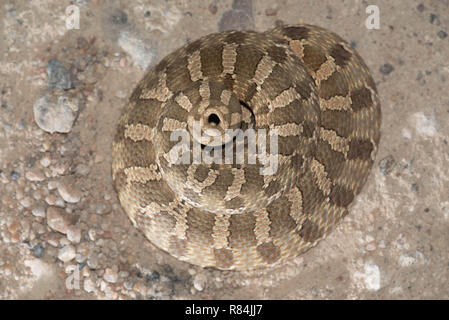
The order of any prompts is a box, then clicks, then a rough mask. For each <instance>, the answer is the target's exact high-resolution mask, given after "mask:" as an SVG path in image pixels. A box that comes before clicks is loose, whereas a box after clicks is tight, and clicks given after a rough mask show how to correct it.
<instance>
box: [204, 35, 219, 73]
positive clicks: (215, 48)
mask: <svg viewBox="0 0 449 320" xmlns="http://www.w3.org/2000/svg"><path fill="white" fill-rule="evenodd" d="M222 60H223V44H222V43H217V44H211V45H209V46H207V47H205V48H202V49H201V71H202V72H203V75H204V76H206V77H208V76H216V75H219V74H221V73H222V72H223V62H222Z"/></svg>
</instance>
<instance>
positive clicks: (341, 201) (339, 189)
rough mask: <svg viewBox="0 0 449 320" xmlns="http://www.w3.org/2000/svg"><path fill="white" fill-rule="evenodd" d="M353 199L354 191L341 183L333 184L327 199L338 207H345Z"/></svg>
mask: <svg viewBox="0 0 449 320" xmlns="http://www.w3.org/2000/svg"><path fill="white" fill-rule="evenodd" d="M352 200H354V192H353V191H352V190H350V189H347V188H346V187H344V186H342V185H338V184H337V185H333V186H332V189H331V192H330V194H329V201H330V203H332V204H335V205H337V206H339V207H347V206H348V205H349V204H350V203H351V202H352Z"/></svg>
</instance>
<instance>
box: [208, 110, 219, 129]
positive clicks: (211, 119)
mask: <svg viewBox="0 0 449 320" xmlns="http://www.w3.org/2000/svg"><path fill="white" fill-rule="evenodd" d="M207 121H208V122H209V123H210V124H213V125H215V126H216V125H218V124H219V123H220V118H219V117H218V116H217V115H216V114H215V113H211V114H210V115H209V117H208V118H207Z"/></svg>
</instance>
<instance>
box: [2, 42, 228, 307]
mask: <svg viewBox="0 0 449 320" xmlns="http://www.w3.org/2000/svg"><path fill="white" fill-rule="evenodd" d="M94 42H95V39H91V40H89V41H88V40H86V39H84V38H79V39H78V40H77V42H76V45H75V48H73V49H74V50H73V52H74V57H76V58H73V59H72V60H69V59H70V58H67V57H64V59H65V61H64V62H61V61H59V60H58V59H56V58H52V59H50V60H48V64H47V67H46V70H45V72H46V74H47V87H46V88H45V90H44V92H43V93H42V94H41V96H40V97H38V98H37V99H36V102H35V104H34V106H33V113H34V122H35V124H31V125H29V126H25V127H24V128H23V130H22V131H23V132H22V134H23V136H26V138H27V139H26V140H27V144H26V145H27V148H26V150H25V151H24V154H25V155H24V156H21V157H19V159H18V160H16V161H14V162H12V163H5V164H4V165H3V167H1V168H0V185H1V189H3V191H2V192H0V196H1V199H0V201H1V202H0V203H1V206H0V244H1V245H0V277H1V276H3V277H8V278H10V279H11V280H13V279H15V280H18V279H19V278H25V277H29V278H30V279H33V277H34V279H35V278H36V276H37V277H50V278H52V277H53V278H56V283H57V285H56V287H57V288H59V289H61V288H62V290H60V291H57V290H48V291H47V292H44V294H45V297H46V298H60V297H61V294H62V296H63V297H69V296H75V297H81V296H85V297H92V298H106V299H118V298H123V299H128V298H150V299H170V298H183V297H184V298H186V297H187V296H188V295H192V294H195V293H197V292H199V291H203V290H204V289H205V287H206V282H207V277H206V276H205V274H204V273H202V272H200V273H198V272H197V270H196V269H194V268H187V269H186V270H185V272H182V271H181V272H175V271H173V269H172V268H171V267H170V266H168V265H167V264H158V263H155V264H153V265H151V266H152V269H148V268H147V267H144V266H142V265H141V264H140V262H139V259H137V257H136V255H137V254H138V252H139V251H138V250H136V248H135V247H132V246H133V245H135V243H134V244H133V243H132V241H128V240H129V239H128V238H129V237H128V235H129V233H130V232H135V231H134V230H133V229H132V226H131V224H130V222H129V221H128V220H127V217H126V216H125V215H124V214H123V213H122V211H121V209H120V206H119V203H118V201H117V199H116V195H115V193H114V190H113V189H112V184H111V182H110V180H107V179H106V178H105V180H104V181H103V180H99V179H98V177H96V176H95V175H93V174H92V170H95V167H96V166H99V165H102V164H103V163H104V162H105V159H104V158H105V156H104V155H102V154H100V153H97V152H95V150H93V149H92V146H89V145H85V144H84V143H83V142H82V141H81V140H80V137H79V136H80V134H79V130H81V129H80V128H83V126H82V125H80V126H79V127H80V128H78V124H77V119H78V118H79V117H80V116H81V115H80V114H81V113H82V112H83V110H84V109H85V108H86V107H89V106H90V105H95V103H97V102H98V101H101V99H102V93H101V90H98V89H96V88H95V86H94V85H95V81H96V80H98V79H101V77H102V76H104V74H105V72H106V70H107V68H120V67H123V64H124V62H123V58H122V57H121V56H120V54H118V53H117V54H114V55H112V57H110V56H109V54H108V53H107V52H101V53H99V52H98V50H97V49H96V48H95V45H93V44H94ZM36 125H37V126H38V127H39V128H37V127H36ZM5 152H6V150H5ZM11 195H13V196H11ZM124 221H126V226H125V227H124V226H123V224H124ZM141 239H143V236H142V238H141ZM140 246H141V245H140ZM149 247H150V245H149V244H148V243H145V245H144V246H142V248H141V249H140V250H150V249H149ZM151 250H154V249H151ZM14 256H15V257H17V256H21V257H22V258H23V260H24V262H25V263H24V265H25V266H31V267H30V268H23V266H22V267H21V264H17V263H14V262H13V259H12V257H14ZM9 257H11V259H10V258H9ZM36 261H39V263H36ZM36 266H40V269H43V270H41V271H39V270H38V271H36ZM33 267H34V268H33ZM33 269H34V271H33ZM37 269H39V268H37ZM30 270H31V273H30V272H29V271H30ZM33 273H34V274H33ZM218 280H219V281H217V284H215V286H221V282H220V279H218ZM24 283H27V282H26V281H25V282H24ZM28 283H29V286H28V287H26V286H25V287H24V288H23V294H24V296H26V292H27V291H28V290H31V289H32V287H33V281H31V280H30V282H28ZM5 287H7V284H6V285H5ZM14 295H15V296H19V297H20V295H18V294H17V292H15V293H13V292H9V291H8V290H7V289H5V290H4V292H3V293H2V294H0V298H11V297H14ZM41 298H42V296H41Z"/></svg>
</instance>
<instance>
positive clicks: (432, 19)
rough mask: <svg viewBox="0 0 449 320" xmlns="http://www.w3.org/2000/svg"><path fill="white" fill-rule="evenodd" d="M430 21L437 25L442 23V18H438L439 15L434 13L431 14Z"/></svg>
mask: <svg viewBox="0 0 449 320" xmlns="http://www.w3.org/2000/svg"><path fill="white" fill-rule="evenodd" d="M429 20H430V23H431V24H434V25H436V26H439V25H440V24H441V22H440V19H439V18H438V16H437V15H436V14H434V13H431V14H430V19H429Z"/></svg>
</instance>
